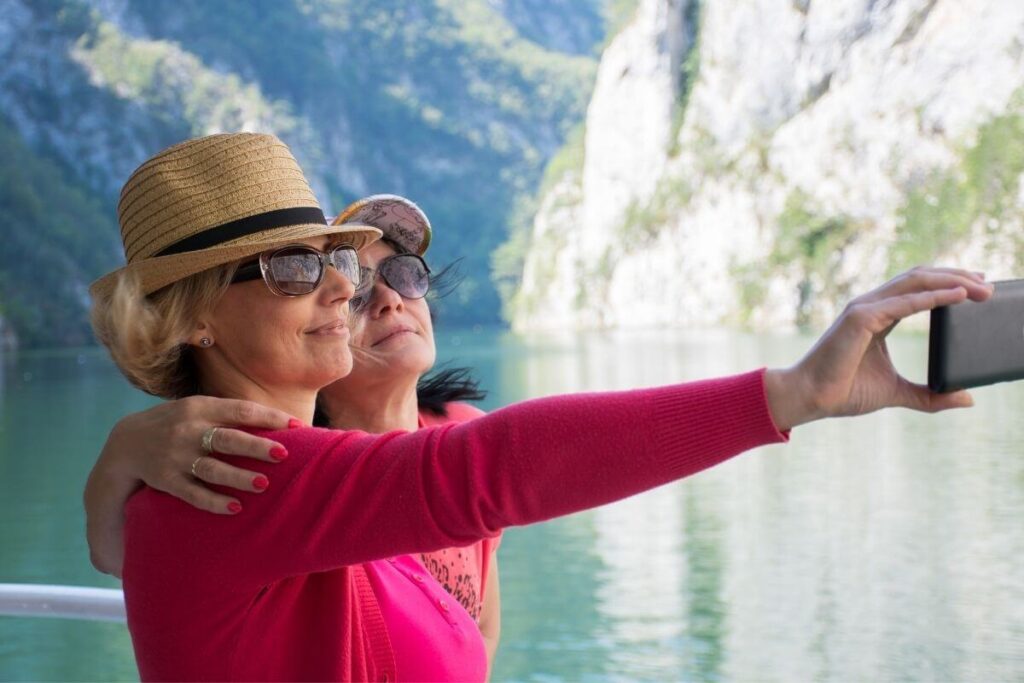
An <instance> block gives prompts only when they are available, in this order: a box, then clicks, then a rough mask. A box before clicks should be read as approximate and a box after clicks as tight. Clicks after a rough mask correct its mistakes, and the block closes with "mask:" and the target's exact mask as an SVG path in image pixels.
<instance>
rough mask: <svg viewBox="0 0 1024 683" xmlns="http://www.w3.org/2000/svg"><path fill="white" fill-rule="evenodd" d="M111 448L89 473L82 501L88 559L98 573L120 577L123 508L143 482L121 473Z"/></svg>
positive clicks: (103, 453)
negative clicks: (112, 455) (111, 453)
mask: <svg viewBox="0 0 1024 683" xmlns="http://www.w3.org/2000/svg"><path fill="white" fill-rule="evenodd" d="M112 438H113V437H112ZM109 444H110V442H109V441H108V445H107V447H105V448H104V451H103V452H102V453H101V454H100V457H99V459H98V460H97V461H96V464H95V465H94V466H93V469H92V471H91V472H90V473H89V479H88V481H87V482H86V485H85V492H84V494H83V497H82V498H83V503H84V505H85V533H86V539H87V540H88V542H89V559H90V561H91V562H92V564H93V566H94V567H95V568H96V569H97V570H99V571H101V572H103V573H105V574H113V575H114V576H117V577H120V576H121V565H122V563H123V561H124V504H125V502H127V500H128V498H130V497H131V495H132V494H133V493H134V492H135V491H136V490H137V489H138V488H139V487H140V486H141V485H142V482H140V481H138V480H134V479H131V478H129V477H126V476H124V475H122V474H120V473H119V472H118V468H117V467H116V465H115V464H114V463H113V461H112V458H111V456H110V453H109V452H108V448H109Z"/></svg>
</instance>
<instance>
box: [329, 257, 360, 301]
mask: <svg viewBox="0 0 1024 683" xmlns="http://www.w3.org/2000/svg"><path fill="white" fill-rule="evenodd" d="M323 289H324V292H325V293H326V294H327V295H328V296H329V297H330V299H331V302H335V301H341V302H345V301H348V300H349V299H351V298H352V296H353V295H354V294H355V293H356V287H355V285H354V284H352V280H350V279H349V278H348V276H347V275H345V274H344V273H342V272H341V271H340V270H338V269H337V268H335V267H334V266H332V265H328V266H327V271H326V272H325V273H324V283H323Z"/></svg>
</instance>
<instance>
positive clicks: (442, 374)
mask: <svg viewBox="0 0 1024 683" xmlns="http://www.w3.org/2000/svg"><path fill="white" fill-rule="evenodd" d="M334 224H335V225H344V224H355V225H360V224H361V225H369V226H372V227H374V228H377V229H379V230H380V231H381V232H382V233H383V235H382V237H381V239H380V240H378V241H377V242H374V243H373V244H371V245H370V246H369V247H367V248H364V249H363V250H362V251H361V252H360V254H359V263H360V266H361V267H362V268H364V269H366V271H367V272H370V273H374V274H375V277H373V278H372V279H373V283H372V286H368V283H369V278H367V280H366V283H364V287H363V288H362V290H363V291H362V292H361V293H360V295H359V296H357V297H355V298H354V299H353V300H352V301H351V302H350V312H351V315H350V316H349V321H350V326H349V327H350V331H351V339H350V343H349V347H350V348H351V350H352V360H353V364H352V372H351V373H349V375H348V376H346V377H343V378H342V379H339V380H338V381H336V382H334V383H333V384H331V385H329V386H327V387H325V388H324V389H323V390H321V392H320V411H319V412H318V414H317V419H315V420H314V423H315V424H319V425H323V426H331V427H334V428H336V429H360V430H362V431H366V432H371V433H385V432H390V431H394V430H398V429H404V430H413V429H418V428H421V427H426V426H434V425H439V424H447V423H451V422H464V421H466V420H469V419H472V418H474V417H478V416H479V415H482V414H483V413H482V412H481V411H480V410H478V409H477V408H474V407H473V406H471V405H469V404H468V403H465V401H467V400H478V399H480V398H483V394H482V393H481V392H480V391H478V389H477V384H476V382H475V381H474V380H473V379H472V378H471V376H470V372H469V370H468V369H465V368H448V369H444V370H441V371H438V372H435V373H433V374H432V375H431V376H429V377H425V374H426V373H427V372H428V371H430V370H431V368H432V367H433V366H434V361H435V359H436V351H435V346H434V336H433V322H432V315H431V311H430V309H429V307H428V304H427V299H426V295H427V290H428V289H430V290H431V291H432V292H436V291H437V290H438V289H439V288H440V289H441V290H446V289H448V285H447V284H446V283H447V278H446V274H448V273H449V272H450V270H449V269H448V268H445V269H442V270H441V271H440V272H439V273H433V272H431V271H430V269H429V268H428V267H427V265H426V263H425V262H424V260H423V256H424V253H425V252H426V250H427V246H428V245H429V243H430V238H431V234H432V228H431V225H430V221H429V219H428V218H427V216H426V214H425V213H424V212H423V210H422V209H420V208H419V206H417V205H416V204H415V203H414V202H412V201H411V200H409V199H406V198H405V197H400V196H397V195H374V196H371V197H366V198H364V199H360V200H358V201H355V202H353V203H352V204H351V205H349V206H348V207H347V208H346V209H345V210H344V211H342V212H341V213H340V214H339V215H338V216H337V218H335V219H334ZM193 404H195V405H193ZM232 409H233V403H232V401H231V400H230V399H218V398H210V397H202V398H201V397H192V398H188V399H184V400H181V401H171V402H168V403H164V404H162V405H159V406H156V407H154V408H150V409H148V410H146V411H142V412H141V413H138V414H135V415H130V416H128V417H126V418H124V419H123V420H121V421H120V422H119V424H118V425H117V427H116V428H115V429H114V430H113V431H112V433H111V436H110V438H109V439H108V441H107V444H106V446H105V447H104V449H103V452H102V453H101V455H100V458H99V459H98V460H97V463H96V466H95V467H94V468H93V471H92V473H91V474H90V477H89V482H88V485H87V487H86V492H85V509H86V519H87V530H88V533H87V536H88V540H89V545H90V549H91V552H92V559H93V563H94V565H96V567H97V569H100V570H101V571H105V572H107V573H110V574H114V575H115V576H120V575H121V563H122V559H123V554H124V516H123V514H122V513H123V506H124V503H125V502H126V501H127V500H128V498H129V497H130V496H131V494H132V493H133V492H134V491H135V490H137V489H138V487H139V486H140V485H142V484H145V485H148V486H151V487H153V488H156V489H159V490H162V491H165V492H167V493H170V494H171V495H174V496H176V497H178V498H181V499H182V500H185V501H190V502H194V503H195V504H196V506H197V507H201V508H203V509H206V510H210V511H212V512H219V513H222V514H230V509H229V507H228V506H229V505H230V504H231V503H233V502H234V503H237V502H238V501H237V499H235V498H233V497H230V496H226V495H224V494H222V493H218V492H215V491H212V490H210V489H208V488H206V487H204V486H203V485H202V484H203V482H204V481H205V482H209V483H211V484H221V485H228V486H230V485H232V484H234V485H235V486H236V488H239V489H242V490H246V491H250V492H253V493H258V492H260V491H261V490H263V489H261V488H260V486H265V485H268V484H269V482H268V480H266V478H265V477H264V476H263V475H261V474H258V473H256V472H253V471H250V470H246V469H242V468H236V467H234V466H232V465H230V464H228V463H226V462H222V461H220V460H217V459H216V458H214V457H213V456H210V454H208V453H206V452H205V451H203V450H202V448H201V440H202V438H201V437H202V434H203V433H204V432H205V431H206V430H208V429H211V428H213V429H215V431H214V432H213V433H212V444H211V445H212V447H213V448H214V449H215V450H216V451H217V452H218V453H223V454H225V455H240V456H250V457H256V458H259V459H262V460H264V461H267V462H276V461H275V460H274V458H273V456H272V455H271V451H272V449H273V447H274V445H275V444H274V443H273V442H271V441H269V440H267V439H264V438H261V437H258V436H255V435H252V434H249V433H248V432H245V431H240V430H235V429H230V428H228V427H226V425H228V424H234V421H235V420H236V416H235V415H233V414H232V412H231V411H232ZM249 409H250V410H251V411H253V415H254V416H255V415H267V416H268V420H269V421H263V422H260V421H258V420H254V421H253V423H252V424H249V425H246V426H248V427H250V428H259V427H266V428H273V427H275V426H281V427H284V426H286V424H287V420H288V417H287V416H285V415H284V414H280V415H278V416H277V417H276V422H275V421H274V420H275V418H274V417H273V415H274V411H272V410H271V409H266V408H263V407H262V406H259V405H258V404H252V405H251V406H250V408H249ZM196 461H198V464H197V465H196V467H195V468H194V469H195V475H193V473H192V469H193V468H192V464H193V463H195V462H196ZM499 543H500V535H499V536H496V537H494V538H485V539H482V540H480V541H478V542H476V543H473V544H471V545H469V546H465V547H462V548H445V549H441V550H437V551H434V552H430V553H421V554H420V556H419V558H418V559H419V560H420V561H421V563H422V564H423V566H424V568H425V569H426V570H427V572H429V574H430V575H431V576H432V577H433V578H434V580H436V581H437V582H438V583H439V584H440V585H441V586H442V587H443V588H444V589H445V591H447V592H448V593H449V594H450V595H451V596H452V599H453V600H455V601H457V602H458V603H459V604H461V605H462V607H463V608H464V609H465V610H466V611H467V612H468V613H469V615H470V616H471V617H473V619H474V620H475V621H476V623H477V624H478V625H479V628H480V631H481V634H482V636H483V638H484V643H485V644H486V646H487V655H488V670H489V669H490V667H491V664H492V663H493V658H494V654H495V652H496V650H497V646H498V640H499V637H500V632H501V608H500V601H501V597H500V585H499V579H498V558H497V554H496V551H497V548H498V545H499Z"/></svg>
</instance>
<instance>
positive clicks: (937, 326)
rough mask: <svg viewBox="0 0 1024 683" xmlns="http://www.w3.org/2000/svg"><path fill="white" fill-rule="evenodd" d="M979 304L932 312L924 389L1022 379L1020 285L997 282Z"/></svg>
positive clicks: (1023, 304) (1023, 284) (1023, 292)
mask: <svg viewBox="0 0 1024 683" xmlns="http://www.w3.org/2000/svg"><path fill="white" fill-rule="evenodd" d="M993 284H994V285H995V291H994V293H993V295H992V297H991V298H990V299H989V300H988V301H985V302H983V303H977V302H974V301H969V300H968V301H964V302H963V303H959V304H955V305H953V306H943V307H941V308H936V309H933V310H932V314H931V330H930V332H929V335H928V387H929V388H930V389H931V390H932V391H940V392H945V391H955V390H956V389H967V388H969V387H977V386H983V385H986V384H995V383H997V382H1009V381H1011V380H1017V379H1024V280H1006V281H1003V282H995V283H993Z"/></svg>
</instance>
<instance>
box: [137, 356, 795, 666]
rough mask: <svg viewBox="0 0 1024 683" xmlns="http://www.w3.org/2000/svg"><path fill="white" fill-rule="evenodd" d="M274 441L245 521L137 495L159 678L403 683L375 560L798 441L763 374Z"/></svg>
mask: <svg viewBox="0 0 1024 683" xmlns="http://www.w3.org/2000/svg"><path fill="white" fill-rule="evenodd" d="M267 436H268V437H269V438H272V439H275V440H276V441H279V442H280V443H281V444H283V445H284V446H285V447H286V448H287V449H288V452H289V453H290V457H289V458H288V459H287V460H285V461H283V462H282V463H280V464H276V465H269V464H265V463H257V464H254V463H253V462H252V461H249V460H246V461H245V463H244V464H245V466H246V467H249V468H250V469H258V470H261V471H263V472H264V473H266V474H267V476H268V477H269V478H270V481H271V485H270V488H269V489H267V490H266V491H265V492H263V493H261V494H258V495H257V494H242V503H243V506H244V509H243V511H242V512H241V513H240V514H238V515H236V516H233V517H211V516H209V514H207V513H205V512H202V511H200V510H198V509H195V508H192V507H190V506H188V505H186V504H185V503H182V502H181V501H179V500H177V499H175V498H172V497H170V496H168V495H166V494H163V493H160V492H158V491H155V490H153V489H143V490H142V491H140V492H139V493H138V494H136V495H135V496H133V497H132V499H131V500H130V501H129V503H128V505H127V507H126V517H127V520H126V521H127V525H126V533H125V543H126V556H125V563H124V589H125V601H126V604H127V609H128V626H129V629H130V631H131V635H132V642H133V644H134V647H135V654H136V659H137V662H138V665H139V672H140V675H141V677H142V678H143V679H144V680H170V679H174V680H389V679H390V680H394V659H393V656H392V654H391V648H390V643H389V642H388V638H387V632H386V629H385V628H384V623H383V620H382V619H381V616H380V612H379V609H378V608H377V605H376V602H375V600H374V596H373V591H372V587H371V586H370V583H369V581H368V580H367V577H366V569H365V568H364V566H363V564H362V563H364V562H367V561H369V560H374V559H379V558H384V557H390V556H393V555H400V554H408V553H418V552H427V551H432V550H437V549H440V548H447V547H452V546H458V545H466V544H469V543H473V542H474V541H477V540H479V539H481V538H486V537H490V536H494V535H495V534H497V533H498V531H499V530H501V529H502V528H504V527H508V526H514V525H521V524H530V523H533V522H538V521H541V520H545V519H549V518H551V517H556V516H559V515H565V514H568V513H571V512H576V511H578V510H583V509H586V508H591V507H594V506H597V505H601V504H604V503H608V502H611V501H614V500H618V499H621V498H625V497H628V496H631V495H633V494H636V493H639V492H641V491H644V490H647V489H650V488H653V487H655V486H659V485H661V484H665V483H667V482H670V481H673V480H676V479H679V478H682V477H685V476H687V475H690V474H693V473H695V472H699V471H700V470H703V469H705V468H708V467H711V466H712V465H715V464H717V463H719V462H722V461H723V460H725V459H727V458H729V457H731V456H733V455H736V454H737V453H741V452H743V451H745V450H747V449H750V448H753V447H756V446H759V445H763V444H767V443H773V442H780V441H785V440H787V439H788V435H787V434H784V433H780V432H779V431H778V430H777V429H776V427H775V425H774V424H773V422H772V419H771V416H770V414H769V412H768V406H767V401H766V397H765V390H764V378H763V370H761V371H756V372H750V373H746V374H742V375H737V376H734V377H727V378H723V379H716V380H705V381H700V382H693V383H689V384H682V385H676V386H671V387H664V388H658V389H643V390H636V391H628V392H614V393H603V394H576V395H570V396H560V397H553V398H545V399H537V400H533V401H527V402H524V403H520V404H517V405H513V406H510V407H508V408H503V409H501V410H497V411H495V412H493V413H491V414H489V415H485V416H483V417H480V418H478V419H476V420H472V421H470V422H465V423H462V424H450V425H444V426H441V427H435V428H429V429H422V430H419V431H416V432H393V433H390V434H385V435H370V434H366V433H363V432H355V431H329V430H322V429H312V428H310V429H296V430H290V431H284V432H273V433H270V434H267ZM229 460H230V459H229ZM236 462H237V463H238V464H241V463H240V462H238V461H236Z"/></svg>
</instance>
